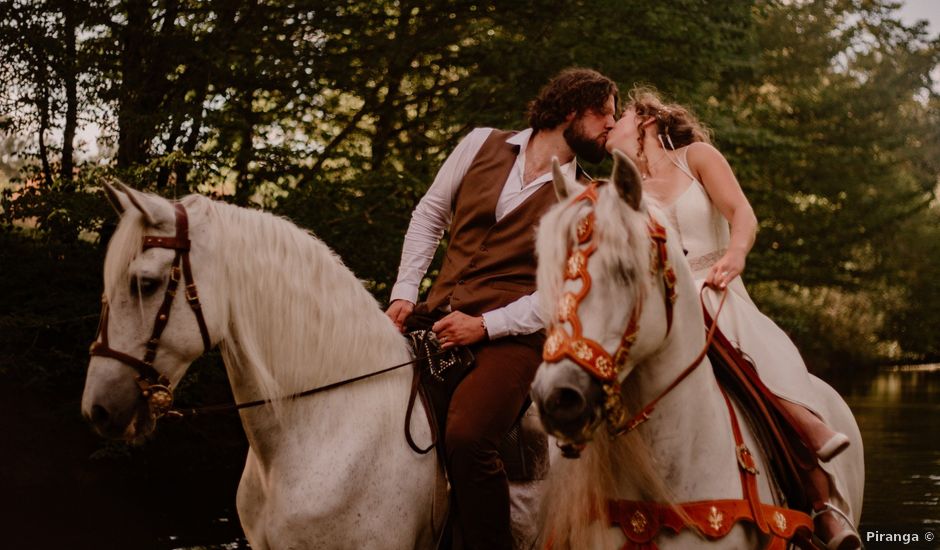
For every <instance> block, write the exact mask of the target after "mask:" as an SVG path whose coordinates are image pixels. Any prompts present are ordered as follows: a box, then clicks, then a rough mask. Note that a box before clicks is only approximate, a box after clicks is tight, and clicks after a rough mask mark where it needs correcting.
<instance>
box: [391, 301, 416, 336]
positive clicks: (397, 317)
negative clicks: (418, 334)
mask: <svg viewBox="0 0 940 550" xmlns="http://www.w3.org/2000/svg"><path fill="white" fill-rule="evenodd" d="M414 309H415V305H414V304H412V303H411V302H409V301H408V300H393V301H392V303H391V304H389V306H388V309H386V310H385V315H387V316H388V318H389V319H391V320H392V322H393V323H395V327H397V328H398V331H399V332H405V319H407V318H408V317H410V316H411V312H412V311H414Z"/></svg>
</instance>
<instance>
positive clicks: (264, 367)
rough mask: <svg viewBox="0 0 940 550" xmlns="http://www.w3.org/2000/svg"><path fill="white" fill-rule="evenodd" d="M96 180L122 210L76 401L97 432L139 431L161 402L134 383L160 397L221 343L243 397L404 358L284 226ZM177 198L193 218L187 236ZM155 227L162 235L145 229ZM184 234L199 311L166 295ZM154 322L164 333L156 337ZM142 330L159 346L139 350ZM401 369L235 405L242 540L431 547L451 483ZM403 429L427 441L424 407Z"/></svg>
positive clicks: (352, 283) (381, 321)
mask: <svg viewBox="0 0 940 550" xmlns="http://www.w3.org/2000/svg"><path fill="white" fill-rule="evenodd" d="M106 187H107V192H108V195H109V198H110V199H111V201H112V203H113V204H115V205H116V207H117V208H118V209H119V211H120V212H122V218H121V222H120V224H119V226H118V229H117V231H116V232H115V234H114V236H113V238H112V240H111V243H110V245H109V249H108V254H107V257H106V259H105V267H104V300H105V303H106V310H105V311H106V313H107V315H103V323H102V325H103V327H102V331H101V336H100V338H101V341H99V342H98V343H97V344H96V345H95V349H96V351H93V357H92V358H91V361H90V364H89V368H88V375H87V378H86V383H85V391H84V395H83V398H82V412H83V414H84V415H85V417H86V418H88V419H89V420H90V421H91V422H92V424H93V425H94V427H95V428H96V430H97V431H98V432H99V433H101V434H102V435H106V436H110V437H120V438H124V439H127V440H140V439H143V438H144V437H146V436H147V435H148V434H149V433H150V432H151V431H152V430H153V428H154V424H155V420H154V418H153V414H151V412H152V409H151V407H157V408H159V407H160V406H163V407H164V408H165V407H166V406H167V405H168V403H166V402H164V403H162V404H160V403H149V404H148V400H147V399H143V398H142V393H143V394H144V395H147V396H156V397H158V398H160V399H163V400H164V401H168V398H169V396H171V394H170V393H169V392H168V391H165V390H164V389H163V388H164V387H166V388H173V387H175V386H176V385H177V383H178V382H179V381H180V379H181V378H182V377H183V375H184V373H185V372H186V369H187V368H188V367H189V365H190V363H192V361H193V360H194V359H196V358H197V357H198V356H199V355H200V354H201V353H203V351H204V350H205V349H206V348H208V347H212V346H214V345H216V344H218V345H219V346H220V348H221V350H222V354H223V358H224V360H225V366H226V370H227V372H228V377H229V380H230V383H231V386H232V392H233V394H234V396H235V399H236V401H238V402H248V401H252V400H258V399H272V400H276V399H277V398H279V397H283V396H285V395H289V394H292V393H296V392H301V391H303V390H306V389H308V388H312V387H319V386H323V385H325V384H330V383H333V382H337V381H341V380H346V379H349V378H352V377H356V376H358V375H362V374H366V373H370V372H374V371H378V370H380V369H382V368H384V367H387V366H390V365H396V364H399V363H404V362H407V361H409V360H411V351H410V349H409V346H408V345H407V344H406V340H405V339H404V338H403V337H402V335H401V334H400V333H398V331H397V330H396V329H395V327H394V326H393V325H392V323H391V322H389V320H388V319H387V318H386V317H385V315H384V314H383V312H382V310H381V309H380V308H379V305H378V303H377V302H376V301H375V299H374V298H373V297H372V296H371V295H370V294H369V293H368V292H367V291H366V290H365V289H364V288H363V286H362V284H361V283H360V282H359V281H358V280H357V279H356V278H355V276H354V275H353V274H352V272H350V271H349V269H348V268H346V267H345V266H344V265H343V264H342V262H341V261H340V259H339V258H338V257H337V256H336V255H335V254H334V253H333V252H331V251H330V250H329V249H328V248H327V247H326V245H324V244H323V243H322V242H320V241H319V240H317V239H316V238H314V237H313V236H311V235H310V234H309V233H307V232H305V231H303V230H301V229H299V228H298V227H296V226H295V225H293V224H291V223H290V222H288V221H286V220H284V219H281V218H278V217H276V216H272V215H270V214H265V213H261V212H258V211H253V210H247V209H242V208H238V207H234V206H230V205H227V204H224V203H219V202H214V201H211V200H209V199H207V198H204V197H201V196H197V195H191V196H188V197H186V198H184V199H182V201H180V203H178V205H174V204H173V203H170V202H169V201H167V200H165V199H162V198H160V197H157V196H154V195H149V194H144V193H140V192H138V191H134V190H132V189H129V188H127V187H124V186H121V187H120V190H119V189H115V188H112V187H111V186H107V185H106ZM179 206H182V207H183V208H182V210H184V214H183V216H184V217H185V218H187V219H188V225H189V228H188V231H187V232H183V238H181V237H180V234H181V232H180V229H179V216H180V214H179V213H178V210H180V208H179ZM186 233H188V235H186ZM153 236H159V237H163V240H154V239H149V240H147V238H149V237H153ZM185 237H188V239H189V241H191V245H190V246H189V247H188V248H189V249H190V252H188V254H190V255H191V261H189V258H186V259H185V260H184V261H183V262H182V263H183V264H186V263H187V262H188V263H190V264H191V272H192V273H191V275H190V274H186V273H183V275H184V277H183V279H184V280H183V281H182V283H180V284H192V283H196V285H197V287H198V302H199V303H200V304H201V307H197V308H196V309H195V310H194V311H197V312H199V313H197V315H194V314H193V311H191V307H190V305H188V304H187V303H186V302H187V300H184V299H182V298H180V299H175V300H173V299H172V293H168V292H167V291H166V289H167V288H168V285H170V286H171V287H173V286H174V285H175V284H176V283H173V281H172V279H173V278H174V277H175V278H177V279H179V278H180V273H178V272H177V273H175V274H174V275H171V272H172V271H174V267H173V266H174V265H176V266H177V269H179V260H178V258H177V256H179V254H180V252H179V250H182V248H185V247H184V246H178V245H179V242H178V241H180V240H186V239H185ZM142 239H144V242H145V243H148V244H147V246H144V247H142V244H141V243H142ZM142 248H143V249H142ZM182 271H184V272H185V271H186V269H185V265H183V269H182ZM187 279H190V280H187ZM171 290H175V288H171ZM180 290H181V292H180V294H181V295H182V294H183V292H182V290H183V289H182V288H181V289H180ZM193 290H195V289H192V290H191V289H189V288H187V294H188V295H192V294H195V292H193ZM167 296H169V300H172V301H170V302H169V304H170V305H168V306H163V309H161V304H163V303H164V302H165V301H167ZM161 316H162V317H161ZM155 319H157V321H155ZM200 319H202V320H200ZM157 323H161V324H165V325H166V326H165V330H162V334H158V335H157V337H156V338H152V337H153V335H154V329H153V327H154V326H155V325H156V324H157ZM200 325H204V327H205V332H206V333H207V337H206V340H207V341H204V339H203V338H202V337H201V336H200V333H201V332H202V331H203V329H202V328H201V327H200ZM149 339H153V340H157V341H158V342H157V343H154V344H152V345H151V346H150V347H151V348H153V349H154V350H155V352H154V353H153V354H152V355H153V356H152V357H151V359H152V360H151V361H149V362H148V361H147V360H146V359H147V357H146V356H147V353H148V346H147V341H148V340H149ZM141 357H144V360H139V359H138V358H141ZM148 363H149V364H148ZM149 365H152V367H151V366H149ZM135 371H136V372H135ZM411 376H412V369H411V368H410V367H408V368H400V369H397V370H394V371H390V372H388V373H385V374H381V375H379V376H375V377H372V378H368V379H365V380H361V381H357V382H354V383H351V384H348V385H344V386H342V387H340V388H336V389H333V390H330V391H327V392H325V393H319V394H317V395H314V396H310V397H305V398H302V399H297V400H289V401H283V400H282V401H275V402H273V403H271V404H268V405H265V406H260V407H255V408H250V409H244V410H242V411H241V412H240V414H241V420H242V425H243V426H244V430H245V434H246V435H247V437H248V441H249V444H250V448H249V451H248V457H247V460H246V463H245V469H244V472H243V474H242V478H241V483H240V484H239V487H238V495H237V508H238V514H239V518H240V520H241V524H242V527H243V528H244V531H245V535H246V536H247V538H248V541H249V542H250V544H251V546H252V548H257V549H265V548H295V549H304V548H370V549H373V548H378V549H383V548H387V549H404V548H422V549H426V548H432V547H434V545H435V544H436V542H437V540H438V538H439V536H440V533H441V529H442V523H443V521H444V518H445V516H446V513H447V504H448V500H447V496H446V490H447V488H446V480H445V478H444V476H443V473H442V472H441V471H440V469H439V466H438V461H437V457H436V456H435V454H434V453H433V452H432V453H429V454H426V455H419V454H417V453H415V452H414V451H413V450H412V449H411V448H410V447H409V446H408V445H407V444H406V440H405V437H404V418H405V410H406V406H407V402H408V396H409V389H410V385H411ZM141 380H143V381H141ZM153 400H154V397H151V401H153ZM158 400H159V399H158ZM410 429H411V433H412V434H414V437H415V440H416V441H417V442H418V443H419V444H421V443H424V444H427V443H429V442H430V441H431V434H430V429H429V427H428V422H427V417H426V416H425V414H424V411H423V409H422V407H421V406H420V405H418V406H417V411H416V413H415V415H414V416H413V418H412V425H411V427H410ZM515 512H518V510H515Z"/></svg>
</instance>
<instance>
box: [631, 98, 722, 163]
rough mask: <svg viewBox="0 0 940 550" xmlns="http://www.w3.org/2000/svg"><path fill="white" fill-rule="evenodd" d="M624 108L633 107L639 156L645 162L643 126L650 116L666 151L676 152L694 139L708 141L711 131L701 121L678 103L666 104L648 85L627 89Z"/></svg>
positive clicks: (693, 141)
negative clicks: (628, 91)
mask: <svg viewBox="0 0 940 550" xmlns="http://www.w3.org/2000/svg"><path fill="white" fill-rule="evenodd" d="M627 98H628V99H627V104H626V105H625V109H633V110H634V111H635V112H636V114H637V116H638V117H639V121H638V123H637V133H638V134H639V135H638V137H637V141H638V142H639V144H640V148H639V153H638V155H637V156H638V157H639V159H640V160H643V161H645V155H644V153H643V136H644V130H643V125H644V124H645V123H646V122H647V121H648V120H649V119H650V118H652V119H653V120H654V121H655V125H656V135H657V136H658V137H659V139H660V142H661V143H662V144H663V147H664V148H665V149H666V150H671V151H675V150H676V149H679V148H681V147H685V146H686V145H691V144H692V143H695V142H697V141H702V142H705V143H711V130H709V129H708V128H707V127H706V126H705V125H704V124H702V123H701V122H700V121H699V119H698V117H696V116H695V114H693V113H692V111H691V110H690V109H689V108H688V107H685V106H683V105H679V104H678V103H666V102H664V101H663V99H662V97H661V96H660V94H659V92H657V91H656V90H655V89H654V88H651V87H648V86H637V87H635V88H633V89H632V90H630V93H629V94H628V96H627Z"/></svg>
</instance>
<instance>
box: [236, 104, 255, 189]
mask: <svg viewBox="0 0 940 550" xmlns="http://www.w3.org/2000/svg"><path fill="white" fill-rule="evenodd" d="M253 99H254V92H253V91H251V90H249V91H247V92H245V95H244V96H243V102H242V105H241V110H242V114H243V117H242V121H241V128H239V134H240V137H241V139H240V142H241V143H240V146H239V148H238V154H237V155H236V156H235V171H236V172H237V173H238V178H237V179H236V180H235V204H237V205H239V206H246V205H247V204H248V201H249V199H251V193H252V191H253V189H252V188H251V181H250V176H251V174H250V173H249V165H250V164H251V161H252V160H254V157H255V147H254V133H255V120H254V119H255V116H254V111H253V109H252V101H253Z"/></svg>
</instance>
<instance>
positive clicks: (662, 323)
mask: <svg viewBox="0 0 940 550" xmlns="http://www.w3.org/2000/svg"><path fill="white" fill-rule="evenodd" d="M554 185H555V191H556V193H557V194H558V197H559V199H560V204H558V205H557V206H555V207H554V208H553V210H551V211H550V212H549V213H548V214H546V216H545V217H544V218H543V219H542V222H541V224H540V228H539V232H538V241H537V250H538V254H539V268H538V288H539V293H540V295H541V298H542V307H543V311H544V312H545V317H546V318H547V319H548V323H547V324H548V334H549V336H548V340H547V341H546V344H545V348H544V353H543V358H544V362H543V363H542V365H541V367H540V368H539V371H538V373H537V375H536V378H535V381H534V383H533V386H532V398H533V401H535V403H536V404H537V405H538V408H539V411H540V414H541V417H542V421H543V424H544V425H545V428H546V429H547V430H548V431H549V432H550V433H552V434H553V435H555V436H556V437H557V438H558V439H559V440H561V441H562V442H566V443H567V444H569V448H570V446H572V445H573V446H575V447H578V446H583V445H584V444H585V443H586V442H587V441H589V440H590V439H591V437H592V434H593V433H594V431H595V430H596V429H597V427H598V426H599V425H600V424H601V423H602V422H603V421H605V420H606V421H607V423H608V428H609V429H610V430H611V431H612V432H614V431H618V430H620V431H622V430H624V429H625V428H626V426H625V424H626V423H627V422H629V420H630V419H628V418H627V417H626V410H625V408H624V406H623V397H624V396H623V394H622V387H621V383H622V382H624V380H625V379H626V378H627V377H628V376H630V374H631V372H632V371H633V370H634V367H635V366H636V365H637V364H639V363H642V362H643V360H644V359H645V358H647V357H649V356H650V355H651V354H653V353H654V352H656V350H657V349H659V348H660V346H661V345H662V342H663V341H664V339H665V338H666V336H667V334H668V332H669V328H670V324H671V317H672V311H671V310H672V301H673V300H674V299H675V274H674V272H673V270H672V267H671V266H670V265H669V262H668V259H667V252H666V240H665V230H664V229H663V228H662V226H660V225H659V224H658V223H657V222H656V221H655V220H654V219H653V217H652V216H651V215H650V213H649V212H648V210H647V208H646V205H645V203H644V201H643V200H642V190H641V178H640V174H639V172H638V171H637V169H636V167H635V166H634V165H633V163H632V162H631V161H630V160H629V159H628V158H627V157H626V156H625V155H623V154H622V153H621V152H620V151H615V152H614V169H613V173H612V175H611V178H610V180H609V181H599V182H596V183H592V184H591V185H589V186H586V187H585V186H582V185H580V184H578V183H577V182H574V181H571V180H569V179H568V178H566V177H565V176H564V175H563V174H562V173H561V171H560V170H559V169H557V163H556V170H555V179H554Z"/></svg>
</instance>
